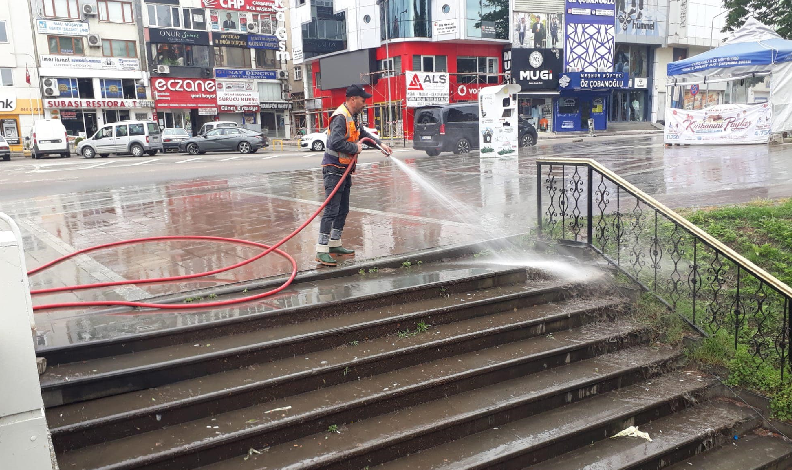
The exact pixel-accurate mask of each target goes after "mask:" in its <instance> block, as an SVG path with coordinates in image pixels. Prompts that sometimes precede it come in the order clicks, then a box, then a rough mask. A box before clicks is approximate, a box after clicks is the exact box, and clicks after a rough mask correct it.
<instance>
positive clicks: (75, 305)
mask: <svg viewBox="0 0 792 470" xmlns="http://www.w3.org/2000/svg"><path fill="white" fill-rule="evenodd" d="M363 141H366V142H370V143H371V145H374V146H375V147H377V148H379V149H380V150H381V151H382V152H383V153H384V154H385V155H389V154H388V152H386V151H385V150H384V149H383V148H382V147H380V146H379V145H377V144H376V142H374V141H373V140H371V139H369V138H367V137H366V138H364V139H361V142H363ZM356 162H357V155H355V156H354V157H353V158H352V163H350V164H349V165H348V166H347V169H346V171H345V172H344V176H342V177H341V179H340V180H339V181H338V184H337V185H336V187H335V188H333V191H332V192H331V193H330V195H329V196H327V198H326V199H325V201H324V202H323V203H322V205H321V206H319V208H318V209H316V211H315V212H314V213H313V214H312V215H311V216H310V217H309V218H308V220H306V221H305V222H303V223H302V224H301V225H300V226H299V227H297V228H296V229H295V230H294V231H293V232H292V233H290V234H289V235H286V236H285V237H283V238H282V239H281V240H280V241H278V242H277V243H275V244H274V245H272V246H269V245H264V244H262V243H256V242H252V241H248V240H240V239H237V238H224V237H208V236H198V235H194V236H162V237H145V238H135V239H133V240H122V241H118V242H113V243H106V244H104V245H97V246H92V247H89V248H85V249H82V250H79V251H76V252H74V253H71V254H68V255H66V256H62V257H60V258H58V259H56V260H54V261H50V262H49V263H47V264H44V265H43V266H39V267H38V268H35V269H31V270H30V271H28V273H27V274H28V276H32V275H34V274H36V273H39V272H42V271H44V270H46V269H48V268H51V267H52V266H55V265H56V264H59V263H62V262H63V261H66V260H68V259H71V258H73V257H75V256H78V255H82V254H85V253H90V252H92V251H96V250H101V249H104V248H111V247H115V246H122V245H132V244H137V243H148V242H159V241H175V240H179V241H183V240H208V241H213V242H222V243H236V244H241V245H248V246H255V247H258V248H263V249H264V251H263V252H261V253H259V254H258V255H256V256H254V257H252V258H249V259H246V260H245V261H241V262H239V263H237V264H234V265H231V266H227V267H225V268H219V269H215V270H212V271H206V272H203V273H196V274H186V275H183V276H172V277H163V278H152V279H130V280H126V281H114V282H100V283H96V284H82V285H78V286H65V287H54V288H51V289H39V290H33V291H30V295H40V294H51V293H55V292H65V291H75V290H83V289H94V288H98V287H113V286H123V285H129V284H152V283H162V282H171V281H186V280H189V279H196V278H199V277H204V276H211V275H214V274H218V273H222V272H225V271H230V270H232V269H236V268H239V267H241V266H244V265H246V264H250V263H252V262H254V261H256V260H258V259H261V258H263V257H264V256H267V255H268V254H270V253H272V252H275V253H276V254H278V255H280V256H282V257H284V258H286V259H287V260H289V262H290V263H291V265H292V272H291V275H290V276H289V279H287V280H286V282H284V283H283V284H281V285H280V286H279V287H277V288H275V289H272V290H270V291H267V292H264V293H261V294H256V295H249V296H247V297H239V298H236V299H228V300H220V301H217V302H206V303H200V304H196V303H191V304H154V303H148V302H134V301H126V300H96V301H85V302H62V303H54V304H46V305H36V306H34V307H33V310H34V311H39V310H51V309H56V308H82V307H115V306H120V307H138V308H156V309H166V310H184V309H195V308H207V307H223V306H226V305H235V304H241V303H244V302H250V301H251V300H257V299H263V298H265V297H269V296H271V295H275V294H277V293H278V292H280V291H282V290H283V289H285V288H287V287H289V285H290V284H291V283H292V281H294V278H295V277H296V276H297V262H296V261H295V260H294V258H292V257H291V256H290V255H289V254H288V253H286V252H285V251H282V250H279V249H278V247H280V246H281V245H283V244H284V243H286V242H287V241H289V240H291V239H292V238H294V236H295V235H297V234H298V233H300V232H301V231H302V230H303V229H304V228H305V227H307V226H308V224H310V223H311V222H312V221H313V220H314V219H315V218H316V217H317V216H318V215H319V213H320V212H322V210H323V209H324V208H325V206H327V204H328V203H329V202H330V199H332V198H333V196H335V194H336V192H338V188H339V187H340V186H341V183H342V182H343V181H344V180H345V179H346V178H347V176H348V175H349V172H350V171H351V170H352V167H353V166H354V164H355V163H356Z"/></svg>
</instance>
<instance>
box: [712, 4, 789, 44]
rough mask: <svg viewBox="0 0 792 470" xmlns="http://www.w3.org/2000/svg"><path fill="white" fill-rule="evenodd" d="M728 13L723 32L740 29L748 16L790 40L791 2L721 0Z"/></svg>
mask: <svg viewBox="0 0 792 470" xmlns="http://www.w3.org/2000/svg"><path fill="white" fill-rule="evenodd" d="M723 6H724V7H726V9H727V10H728V11H729V13H728V14H727V16H726V26H725V27H724V28H723V31H724V32H725V31H734V30H735V29H738V28H739V27H741V26H742V25H743V24H744V23H745V20H746V19H747V18H748V17H749V16H753V17H754V18H756V19H757V20H759V21H761V22H762V23H764V24H766V25H770V26H772V27H774V28H775V30H776V32H777V33H778V34H779V35H780V36H781V37H783V38H785V39H792V0H769V1H768V0H723Z"/></svg>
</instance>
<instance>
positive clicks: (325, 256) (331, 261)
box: [316, 252, 338, 266]
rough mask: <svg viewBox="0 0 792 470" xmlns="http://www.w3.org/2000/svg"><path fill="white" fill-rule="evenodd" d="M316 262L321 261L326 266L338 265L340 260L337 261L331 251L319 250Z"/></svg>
mask: <svg viewBox="0 0 792 470" xmlns="http://www.w3.org/2000/svg"><path fill="white" fill-rule="evenodd" d="M316 262H317V263H321V264H323V265H325V266H338V261H336V260H335V258H333V257H332V256H330V253H324V252H317V253H316Z"/></svg>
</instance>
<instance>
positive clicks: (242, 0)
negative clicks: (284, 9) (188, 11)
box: [201, 0, 275, 13]
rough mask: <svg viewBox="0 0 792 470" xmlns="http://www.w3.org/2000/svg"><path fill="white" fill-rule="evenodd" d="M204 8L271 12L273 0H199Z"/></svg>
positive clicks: (273, 9) (273, 4)
mask: <svg viewBox="0 0 792 470" xmlns="http://www.w3.org/2000/svg"><path fill="white" fill-rule="evenodd" d="M201 5H202V6H203V7H204V8H216V9H218V10H237V11H250V12H253V13H272V12H274V11H275V8H274V6H275V0H201Z"/></svg>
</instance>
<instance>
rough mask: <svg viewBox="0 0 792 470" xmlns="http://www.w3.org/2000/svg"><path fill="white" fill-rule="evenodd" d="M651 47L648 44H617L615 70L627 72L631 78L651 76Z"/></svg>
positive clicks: (614, 61)
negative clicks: (649, 60) (649, 59)
mask: <svg viewBox="0 0 792 470" xmlns="http://www.w3.org/2000/svg"><path fill="white" fill-rule="evenodd" d="M648 57H649V49H648V48H647V47H646V46H635V45H629V44H617V45H616V54H615V55H614V60H613V71H614V72H627V73H629V74H630V78H646V77H648V76H649V63H648Z"/></svg>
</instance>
